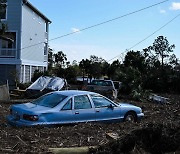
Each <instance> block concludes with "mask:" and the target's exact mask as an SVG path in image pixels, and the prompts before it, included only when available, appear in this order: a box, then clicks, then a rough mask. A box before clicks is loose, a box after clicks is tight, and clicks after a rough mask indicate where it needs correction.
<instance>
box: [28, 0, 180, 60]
mask: <svg viewBox="0 0 180 154" xmlns="http://www.w3.org/2000/svg"><path fill="white" fill-rule="evenodd" d="M29 1H30V2H31V3H32V4H33V5H34V6H35V7H36V8H37V9H39V10H40V11H41V12H42V13H43V14H44V15H45V16H47V17H48V18H49V19H50V20H51V21H52V23H51V25H50V36H49V39H53V38H56V37H59V36H62V35H64V34H68V33H71V32H74V31H78V30H80V29H83V28H86V27H89V26H92V25H95V24H98V23H102V22H104V21H107V20H111V19H114V18H117V17H120V16H122V15H125V14H128V13H131V12H133V11H136V10H139V9H142V8H145V7H148V6H151V5H153V4H155V3H158V2H162V1H161V0H29ZM178 14H180V0H176V1H174V0H169V1H167V2H165V3H162V4H160V5H157V6H154V7H151V8H149V9H146V10H143V11H141V12H138V13H134V14H131V15H129V16H126V17H123V18H120V19H118V20H114V21H112V22H108V23H106V24H103V25H100V26H97V27H94V28H91V29H88V30H86V31H82V32H78V33H76V34H73V35H69V36H66V37H62V38H59V39H57V40H54V41H50V42H49V45H50V48H52V49H54V51H55V52H57V51H63V52H64V53H65V54H66V55H67V58H68V60H69V61H71V62H72V61H73V60H77V61H80V60H82V59H83V58H89V57H90V55H96V56H98V57H102V58H104V59H105V60H107V61H109V60H110V59H112V58H114V57H116V56H118V55H121V53H123V52H124V51H126V49H129V48H131V47H132V46H134V45H135V44H136V43H138V42H140V41H141V40H143V39H145V38H146V37H148V36H149V35H151V34H152V33H153V32H155V31H157V30H158V29H159V28H160V27H162V26H163V25H165V24H166V23H168V22H169V21H170V20H172V19H173V18H174V17H176V16H177V15H178ZM160 35H163V36H165V37H167V39H168V41H169V43H170V44H175V45H176V48H175V50H174V53H175V54H176V56H177V57H178V58H180V16H178V17H177V18H176V19H174V20H173V21H172V22H170V23H169V24H168V25H167V26H165V27H164V28H162V29H161V30H159V31H158V32H157V33H155V34H154V35H152V36H151V37H149V38H148V39H146V40H145V41H143V42H142V43H140V44H139V45H137V46H135V47H134V48H132V50H135V51H136V50H140V51H142V49H143V48H146V47H148V46H150V45H152V44H153V42H154V40H155V39H156V38H157V37H158V36H160ZM117 58H119V57H117ZM117 58H116V59H117ZM116 59H113V60H116Z"/></svg>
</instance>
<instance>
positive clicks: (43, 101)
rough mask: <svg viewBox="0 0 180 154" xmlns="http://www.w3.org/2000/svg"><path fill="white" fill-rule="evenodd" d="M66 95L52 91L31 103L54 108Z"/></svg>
mask: <svg viewBox="0 0 180 154" xmlns="http://www.w3.org/2000/svg"><path fill="white" fill-rule="evenodd" d="M66 97H67V96H64V95H60V94H57V93H50V94H46V95H43V96H41V97H39V98H38V99H36V100H34V101H32V102H31V103H33V104H36V105H40V106H45V107H50V108H53V107H55V106H57V105H58V104H59V103H60V102H62V101H63V100H64V99H65V98H66Z"/></svg>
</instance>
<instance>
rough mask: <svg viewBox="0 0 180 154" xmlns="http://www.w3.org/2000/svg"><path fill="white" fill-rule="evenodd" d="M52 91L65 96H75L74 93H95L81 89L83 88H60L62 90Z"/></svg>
mask: <svg viewBox="0 0 180 154" xmlns="http://www.w3.org/2000/svg"><path fill="white" fill-rule="evenodd" d="M53 93H58V94H61V95H65V96H75V95H87V94H97V93H94V92H90V91H83V90H62V91H56V92H53Z"/></svg>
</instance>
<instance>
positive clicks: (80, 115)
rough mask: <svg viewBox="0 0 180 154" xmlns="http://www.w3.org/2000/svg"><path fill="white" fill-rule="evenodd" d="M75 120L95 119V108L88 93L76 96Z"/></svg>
mask: <svg viewBox="0 0 180 154" xmlns="http://www.w3.org/2000/svg"><path fill="white" fill-rule="evenodd" d="M73 115H74V122H88V121H95V109H94V107H93V106H92V104H91V101H90V99H89V97H88V95H78V96H74V110H73Z"/></svg>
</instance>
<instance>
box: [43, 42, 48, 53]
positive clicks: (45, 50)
mask: <svg viewBox="0 0 180 154" xmlns="http://www.w3.org/2000/svg"><path fill="white" fill-rule="evenodd" d="M47 49H48V45H47V43H44V55H47V53H48V51H47Z"/></svg>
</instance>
